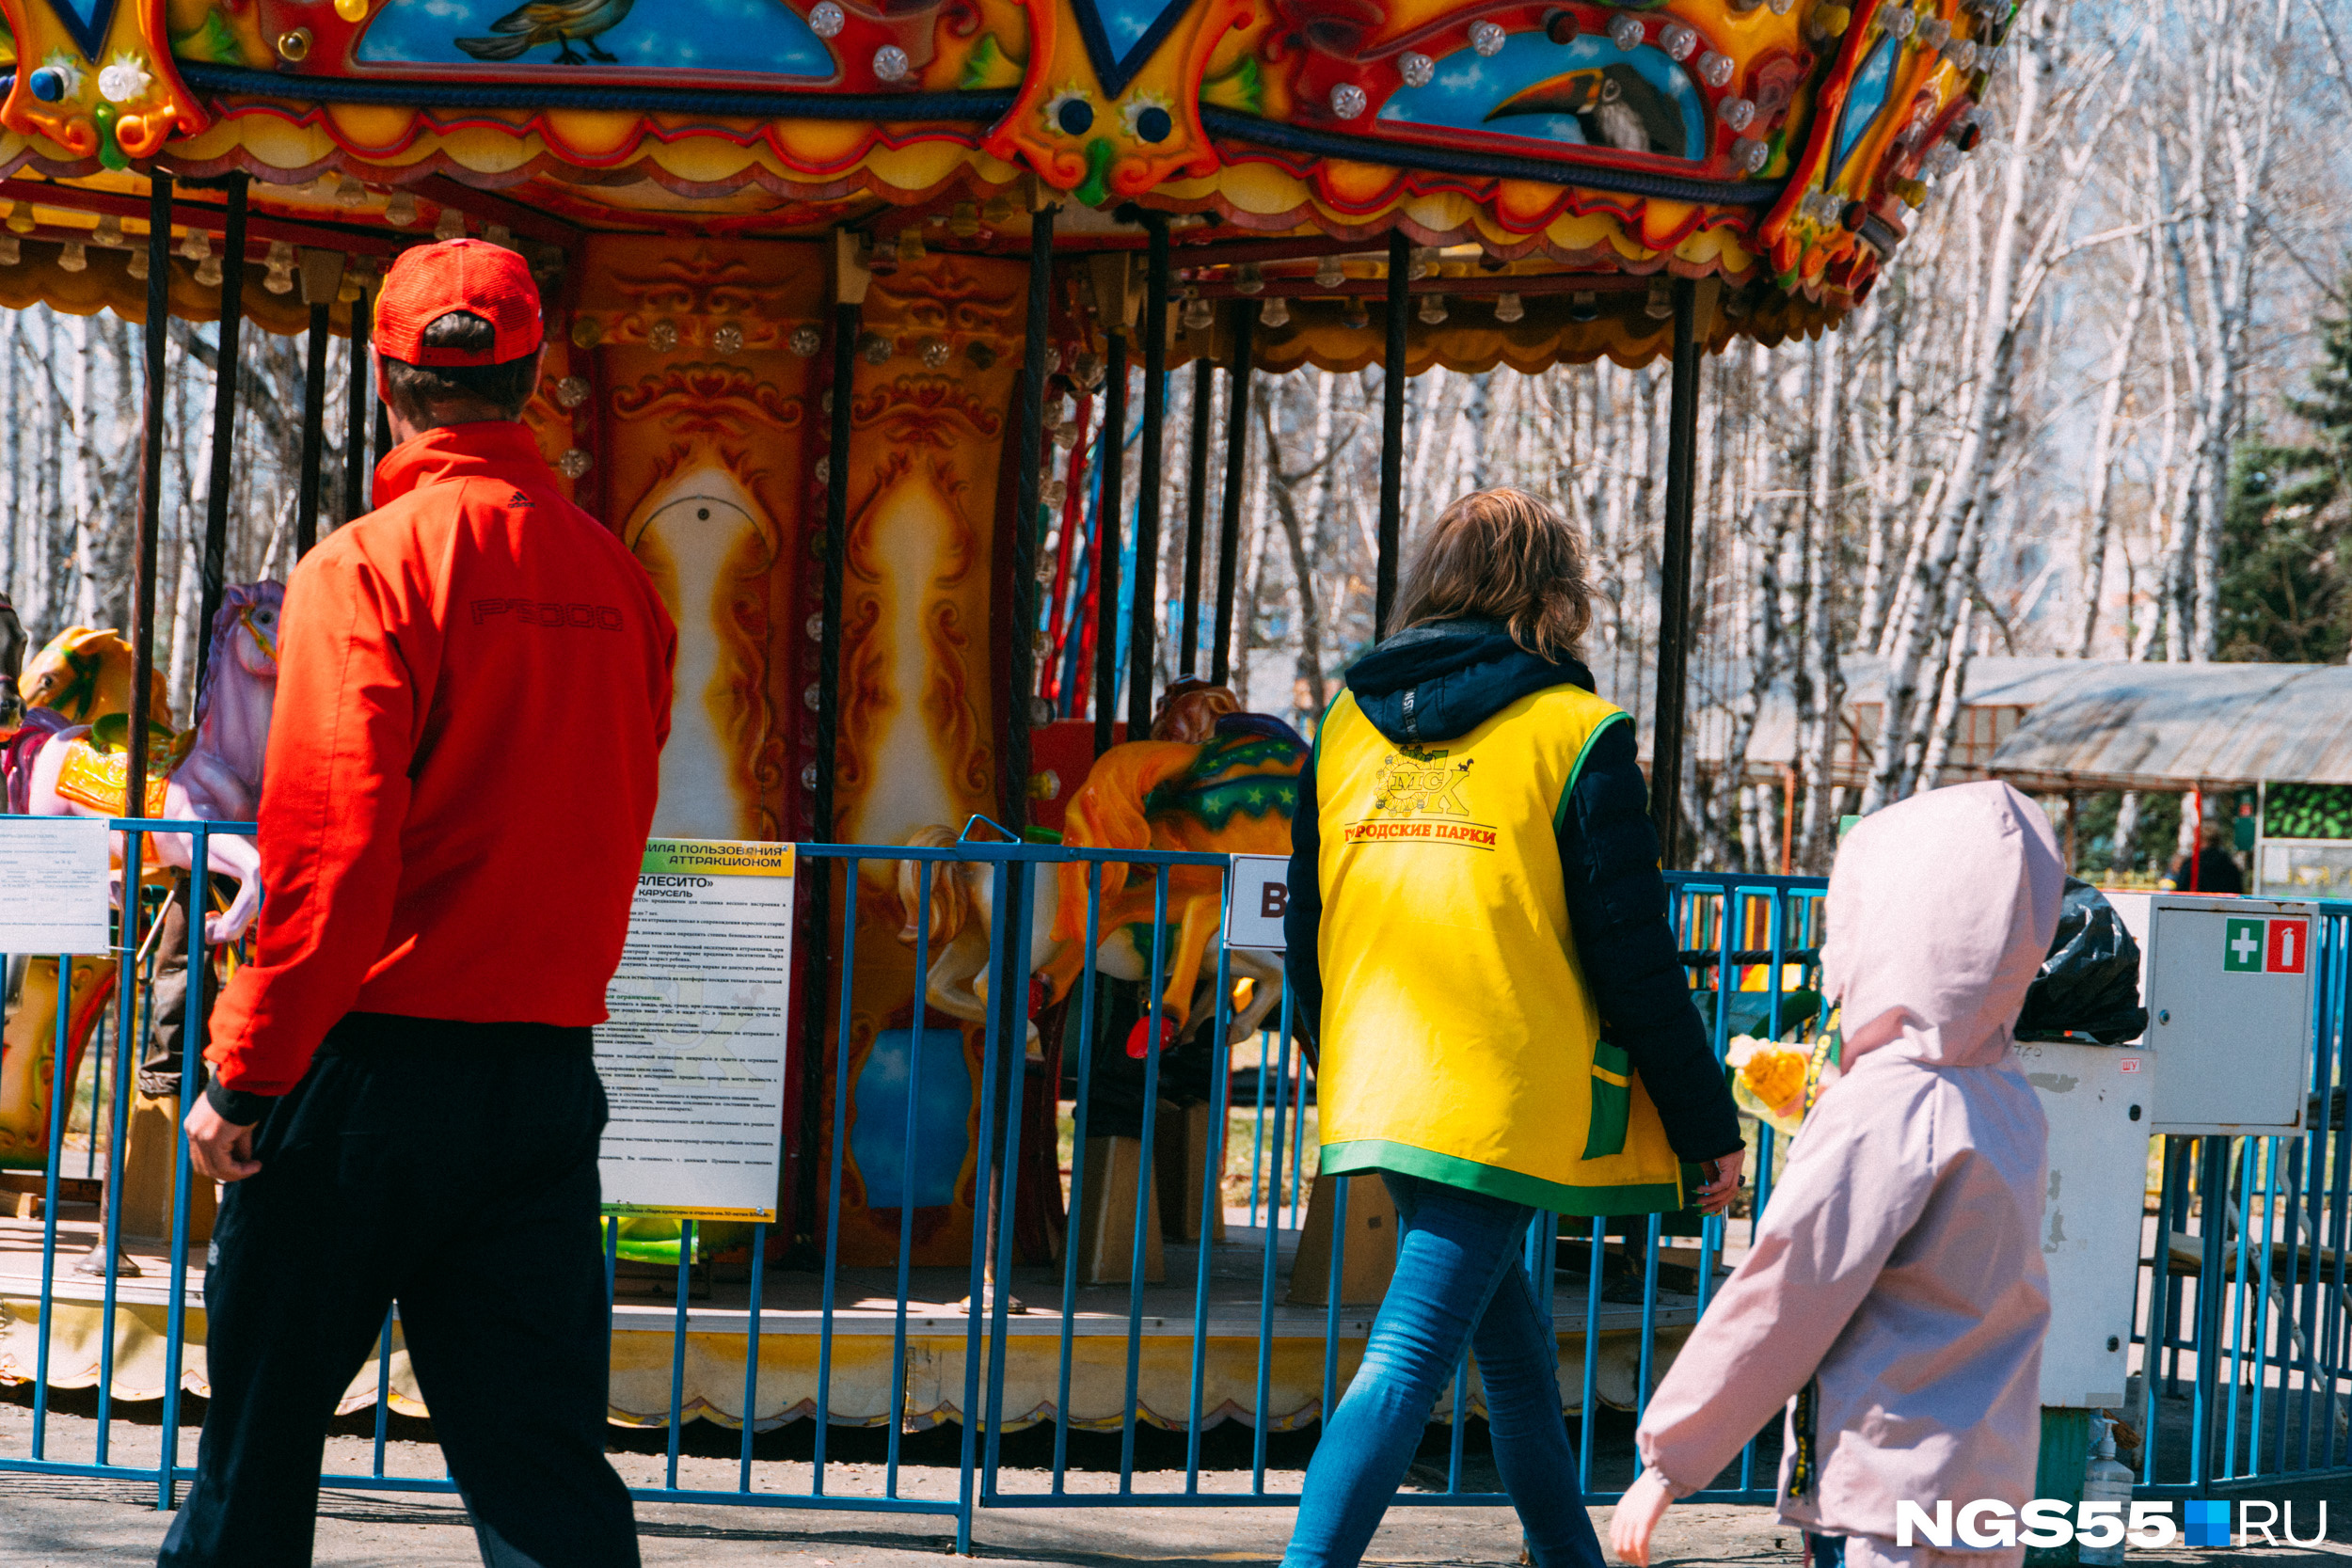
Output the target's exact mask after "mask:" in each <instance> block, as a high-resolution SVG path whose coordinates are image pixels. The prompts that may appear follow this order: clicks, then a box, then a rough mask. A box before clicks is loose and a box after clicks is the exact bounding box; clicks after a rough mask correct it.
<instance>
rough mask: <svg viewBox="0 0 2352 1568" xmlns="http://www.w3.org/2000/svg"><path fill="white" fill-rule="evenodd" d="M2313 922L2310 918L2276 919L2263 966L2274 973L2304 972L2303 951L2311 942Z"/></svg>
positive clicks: (2271, 928)
mask: <svg viewBox="0 0 2352 1568" xmlns="http://www.w3.org/2000/svg"><path fill="white" fill-rule="evenodd" d="M2311 928H2312V923H2311V922H2310V921H2308V920H2274V921H2272V922H2271V923H2270V942H2269V947H2268V950H2267V951H2266V952H2265V953H2264V955H2263V967H2264V968H2265V969H2266V970H2268V971H2269V972H2270V973H2271V974H2302V973H2303V952H2304V949H2305V948H2306V947H2308V946H2309V945H2310V944H2311Z"/></svg>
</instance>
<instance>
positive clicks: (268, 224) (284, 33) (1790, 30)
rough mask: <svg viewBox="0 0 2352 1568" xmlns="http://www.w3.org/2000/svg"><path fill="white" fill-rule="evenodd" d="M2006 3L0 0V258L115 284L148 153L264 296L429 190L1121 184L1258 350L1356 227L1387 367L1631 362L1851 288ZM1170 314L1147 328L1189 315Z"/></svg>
mask: <svg viewBox="0 0 2352 1568" xmlns="http://www.w3.org/2000/svg"><path fill="white" fill-rule="evenodd" d="M2012 9H2013V7H2012V5H2011V3H2010V0H1851V3H1840V0H1635V3H1630V4H1623V5H1614V4H1591V3H1565V4H1563V3H1557V0H1502V3H1497V0H1469V3H1462V0H914V3H903V0H902V3H882V0H670V3H667V4H663V5H660V6H644V5H638V4H635V3H634V0H530V3H524V4H510V3H509V0H0V12H4V13H5V16H6V22H7V26H8V37H7V39H6V40H0V69H5V70H7V71H8V78H7V91H6V96H5V99H0V173H5V174H6V175H7V180H6V183H5V185H0V197H5V198H7V199H8V201H9V202H10V204H11V205H10V206H9V207H8V229H9V231H10V234H9V237H10V238H11V239H15V240H18V241H23V240H30V241H33V242H34V246H35V248H34V249H33V250H31V251H29V252H21V253H22V254H23V255H24V260H23V261H19V262H16V263H7V262H6V261H4V260H0V296H5V297H7V298H8V299H9V300H11V301H20V302H21V301H22V300H24V299H29V298H32V297H44V298H53V299H54V300H55V301H56V303H58V304H59V305H61V306H62V307H63V308H65V309H96V308H99V306H100V305H102V304H106V305H113V306H115V307H117V308H120V309H125V313H127V314H134V315H135V314H136V312H137V309H138V296H139V294H140V293H141V291H140V290H139V289H138V288H137V287H136V286H135V279H134V278H133V277H130V276H129V274H128V273H127V271H125V270H124V268H123V266H122V265H120V264H118V261H116V260H114V259H112V258H111V257H110V259H109V260H108V261H107V262H106V263H105V264H103V265H99V266H95V267H86V268H83V269H80V270H79V271H78V272H77V271H73V270H69V268H70V266H71V263H68V266H66V267H61V266H60V265H58V261H60V260H61V259H62V258H63V257H64V256H65V254H66V252H65V247H66V246H67V245H73V244H79V245H82V246H83V249H82V251H81V252H80V253H79V257H80V258H81V259H83V260H87V258H88V257H89V255H90V254H91V249H90V247H91V246H93V245H95V246H96V247H97V250H98V252H99V253H101V254H107V253H110V252H112V251H114V250H115V249H117V248H118V242H117V240H116V236H115V233H114V231H113V230H103V231H102V230H99V229H98V227H97V226H98V225H100V224H102V223H103V222H104V221H105V220H107V219H108V218H110V217H111V218H112V219H114V220H115V222H116V224H117V225H118V226H119V224H120V222H121V221H122V220H124V219H128V220H130V221H131V223H132V225H133V228H134V230H135V228H136V227H137V225H138V222H139V220H140V209H141V208H142V207H143V202H142V201H141V200H140V198H139V195H138V192H139V191H140V189H141V188H142V186H143V181H142V180H141V179H140V178H139V171H140V170H141V169H142V168H144V167H146V166H161V167H164V168H167V169H169V170H171V171H173V172H174V173H175V174H177V175H179V176H180V177H181V180H182V181H183V197H182V199H181V201H180V202H179V204H178V206H177V207H176V208H175V214H176V221H178V222H181V223H185V224H189V225H192V226H193V227H195V228H196V229H199V230H205V229H207V228H208V227H209V228H210V229H211V230H215V231H216V230H218V229H219V228H220V227H221V224H220V222H219V220H217V219H216V218H213V217H211V216H209V215H208V214H212V213H214V212H215V211H216V210H217V203H216V202H215V204H214V205H212V206H208V205H207V200H208V198H206V197H205V196H204V195H203V193H202V192H201V191H190V190H187V189H186V188H185V186H186V184H187V183H188V182H194V183H195V184H197V185H199V186H200V185H202V184H204V183H205V182H217V181H218V180H219V179H220V178H222V177H226V176H230V175H235V174H240V173H242V174H245V175H248V176H250V177H251V179H252V186H251V195H250V206H251V214H252V217H251V224H250V227H249V230H248V242H249V243H248V252H247V257H246V260H247V262H248V265H249V266H251V267H253V268H254V270H255V272H256V275H257V280H263V281H265V282H266V283H267V285H268V286H265V287H263V288H259V289H254V290H248V291H246V301H247V302H248V303H247V307H246V309H247V310H248V313H250V314H252V315H253V316H254V317H255V318H256V319H257V320H259V321H260V322H261V323H262V325H265V326H269V327H271V328H273V329H275V330H293V329H294V327H295V326H296V325H298V322H297V318H298V317H299V315H300V312H299V310H297V309H294V308H292V307H291V306H289V307H288V308H287V309H283V310H279V311H273V309H272V302H273V300H274V299H276V298H277V297H278V294H280V293H283V290H279V289H277V287H276V286H277V284H278V283H281V282H283V281H284V280H285V279H286V277H288V276H289V268H290V265H291V263H290V261H289V258H288V256H287V253H286V252H287V247H292V246H309V247H321V246H324V247H328V248H335V249H340V250H342V252H343V253H345V254H347V255H352V256H356V257H359V258H361V259H362V261H361V262H360V265H359V270H358V271H357V272H355V273H354V274H353V275H352V280H351V283H350V284H348V285H347V286H357V285H358V283H360V282H362V281H363V280H364V277H365V276H366V268H367V265H368V262H367V261H366V260H365V259H366V258H368V257H371V256H373V257H381V256H382V255H385V254H388V253H389V251H391V250H393V249H396V248H397V247H398V245H402V244H405V243H408V238H409V237H411V236H413V237H416V238H422V237H425V236H427V235H430V234H433V233H436V232H450V231H455V230H458V229H465V228H467V226H468V225H469V224H470V226H471V230H472V231H481V230H483V229H484V228H485V226H490V225H495V226H497V227H498V228H499V229H500V230H504V231H505V232H507V233H509V234H510V235H513V236H516V237H517V239H518V243H523V244H530V245H539V246H541V247H551V249H552V251H554V252H561V251H562V250H564V249H566V248H568V247H569V246H570V245H571V244H572V243H573V242H575V241H576V240H577V239H578V238H579V237H580V235H582V234H584V233H587V232H591V231H597V230H609V231H617V232H635V233H647V234H662V233H669V234H686V233H728V234H740V235H746V236H772V237H777V238H787V237H816V236H818V235H821V234H822V233H824V232H826V231H828V230H833V229H836V228H841V227H845V226H846V227H850V228H853V229H858V230H863V231H864V232H866V234H867V235H868V236H870V239H871V241H872V243H873V244H874V245H882V246H887V245H892V244H895V243H897V240H898V236H899V235H901V234H903V233H907V232H910V231H911V232H913V233H914V236H915V243H916V244H917V245H922V244H926V243H928V244H929V245H931V246H932V247H935V248H945V249H950V250H954V249H961V250H968V251H975V252H988V253H997V254H1019V253H1023V252H1025V250H1026V248H1027V239H1026V230H1027V226H1028V214H1029V212H1030V211H1031V210H1032V208H1033V207H1034V206H1036V205H1038V204H1039V203H1041V202H1042V201H1051V202H1053V203H1056V204H1057V205H1059V206H1060V207H1061V208H1062V213H1061V215H1060V217H1059V218H1058V220H1057V225H1056V233H1055V244H1056V246H1057V249H1061V250H1065V251H1069V250H1089V249H1111V250H1116V249H1124V248H1136V249H1140V248H1142V246H1143V243H1144V240H1143V233H1142V230H1140V229H1139V228H1137V227H1136V225H1135V223H1134V222H1133V221H1132V220H1133V219H1134V218H1136V216H1137V215H1138V214H1153V213H1156V214H1161V215H1162V216H1163V217H1164V218H1165V219H1166V220H1167V221H1168V224H1169V225H1170V228H1171V234H1170V238H1171V244H1172V246H1173V251H1172V254H1173V259H1174V264H1175V266H1176V267H1177V269H1178V272H1177V277H1178V279H1179V281H1180V282H1181V283H1182V285H1183V287H1184V289H1185V290H1186V291H1187V293H1188V297H1194V298H1200V299H1210V300H1214V299H1216V298H1220V297H1225V296H1231V295H1243V294H1247V295H1253V296H1256V297H1259V298H1260V299H1262V300H1263V302H1264V304H1265V306H1266V308H1267V309H1268V311H1269V313H1268V314H1267V316H1266V319H1265V320H1264V321H1263V324H1262V325H1261V326H1260V328H1259V330H1258V331H1257V333H1256V334H1255V336H1254V341H1253V343H1252V350H1253V354H1254V356H1255V358H1256V361H1257V363H1259V364H1260V365H1262V366H1263V367H1266V368H1268V369H1280V368H1285V367H1288V366H1291V365H1295V364H1299V363H1305V362H1312V363H1316V364H1321V365H1326V366H1330V367H1341V366H1348V365H1354V364H1361V363H1364V362H1366V361H1368V360H1370V359H1371V358H1373V357H1375V356H1376V355H1377V352H1378V349H1379V346H1380V345H1379V341H1378V339H1379V333H1378V329H1377V327H1376V326H1374V325H1359V324H1361V323H1362V321H1363V318H1364V316H1365V310H1364V308H1363V301H1362V299H1361V297H1360V296H1362V295H1366V294H1375V293H1381V292H1382V291H1383V289H1384V285H1383V283H1382V282H1381V281H1380V278H1381V275H1382V274H1383V272H1384V270H1385V260H1384V257H1385V249H1384V246H1385V243H1386V241H1387V239H1388V237H1389V235H1390V234H1391V233H1392V232H1395V231H1402V232H1403V233H1405V234H1406V235H1407V236H1408V237H1409V239H1410V242H1411V243H1412V245H1415V246H1416V247H1419V248H1418V249H1417V250H1416V252H1415V255H1416V261H1415V272H1416V277H1415V279H1414V281H1413V284H1412V288H1413V291H1414V292H1415V293H1425V294H1429V295H1432V296H1436V303H1434V304H1425V305H1424V306H1423V307H1422V309H1420V310H1418V311H1417V312H1416V316H1415V325H1414V326H1413V328H1412V333H1411V337H1412V341H1411V345H1410V349H1409V360H1410V362H1411V363H1412V364H1413V365H1414V366H1415V367H1416V368H1418V367H1419V366H1421V365H1423V364H1427V363H1430V362H1432V361H1433V360H1442V361H1444V362H1445V363H1448V364H1451V365H1455V366H1458V367H1462V368H1481V367H1483V366H1486V365H1491V364H1495V363H1500V362H1509V363H1512V364H1514V365H1517V366H1518V367H1519V368H1522V369H1534V368H1538V367H1539V366H1540V365H1542V364H1544V363H1548V362H1550V361H1551V360H1554V359H1557V358H1561V357H1574V358H1589V357H1593V356H1597V355H1600V354H1608V355H1611V356H1613V357H1616V358H1618V359H1620V360H1624V361H1626V362H1639V361H1642V360H1645V359H1648V358H1651V357H1654V356H1657V355H1658V354H1660V353H1662V352H1664V350H1665V348H1666V346H1667V341H1668V336H1669V334H1668V333H1667V331H1666V327H1665V318H1666V315H1667V314H1668V312H1666V311H1663V310H1661V309H1659V303H1660V302H1659V299H1658V297H1657V293H1656V290H1654V289H1653V288H1651V286H1650V285H1651V284H1652V283H1654V282H1656V281H1658V280H1661V279H1664V278H1668V277H1685V278H1692V279H1696V280H1700V281H1702V282H1703V283H1704V284H1705V285H1706V286H1707V288H1708V309H1707V310H1706V311H1705V312H1704V320H1703V321H1702V325H1701V328H1700V331H1701V335H1702V337H1703V338H1705V339H1707V340H1708V341H1709V342H1710V343H1711V344H1713V345H1716V346H1720V345H1721V343H1723V342H1724V341H1728V340H1729V338H1731V337H1732V336H1734V335H1738V334H1742V333H1744V334H1748V335H1753V336H1756V337H1759V338H1763V339H1765V340H1767V341H1773V340H1777V339H1778V338H1781V337H1784V336H1787V335H1789V334H1791V333H1801V332H1810V331H1816V330H1819V329H1820V328H1821V327H1822V326H1824V325H1829V324H1831V323H1834V322H1835V320H1836V318H1837V317H1838V316H1839V315H1841V314H1842V313H1843V312H1844V311H1845V310H1847V309H1851V306H1852V305H1853V304H1854V303H1855V302H1856V301H1858V300H1859V299H1861V298H1862V297H1864V296H1865V295H1866V294H1867V292H1868V290H1869V288H1870V287H1871V285H1872V283H1873V281H1874V280H1875V278H1876V277H1877V275H1878V273H1879V271H1880V269H1881V268H1882V267H1883V265H1884V264H1885V262H1886V261H1887V259H1888V257H1889V256H1891V255H1892V254H1893V252H1894V251H1895V250H1896V249H1897V248H1898V247H1899V245H1900V244H1901V242H1902V240H1903V239H1904V237H1905V236H1906V234H1907V232H1908V230H1909V227H1910V225H1911V223H1912V221H1913V214H1914V213H1915V210H1916V209H1917V208H1918V207H1919V206H1921V205H1922V204H1923V203H1924V201H1925V200H1926V199H1927V198H1928V195H1929V186H1930V182H1931V181H1932V180H1933V179H1934V178H1935V177H1936V176H1938V175H1940V174H1944V173H1947V172H1948V171H1949V170H1950V168H1951V167H1952V166H1953V164H1954V162H1955V160H1956V159H1957V158H1958V157H1959V155H1960V154H1961V153H1963V152H1964V151H1966V150H1969V149H1970V148H1972V147H1973V146H1975V145H1976V143H1977V141H1978V140H1979V138H1980V137H1981V135H1983V129H1984V128H1983V122H1982V120H1981V118H1980V113H1979V107H1978V105H1979V100H1980V99H1981V97H1982V95H1983V92H1984V85H1985V82H1986V80H1987V76H1988V73H1989V71H1991V69H1992V67H1993V65H1994V60H1995V59H1996V57H1997V52H1998V49H1999V46H2000V42H2001V36H2002V33H2003V31H2004V29H2005V28H2006V26H2007V24H2008V22H2009V19H2010V13H2011V11H2012ZM452 214H454V216H453V215H452ZM52 244H53V245H56V246H57V247H58V250H57V254H56V256H55V257H52V256H50V255H49V253H48V252H47V251H46V250H45V248H43V247H44V245H52ZM273 246H276V247H278V248H277V249H276V250H273V249H272V247H273ZM8 248H9V245H8V240H0V259H4V258H5V257H6V254H7V251H8ZM20 249H21V246H20ZM550 264H551V265H552V264H555V263H554V262H553V261H551V262H550ZM12 271H13V272H17V273H19V274H20V276H18V277H10V276H8V275H9V273H11V272H12ZM92 274H94V275H95V276H94V277H93V276H92ZM174 290H175V292H174V293H173V295H172V298H173V306H174V309H175V310H177V309H180V308H181V306H182V298H181V295H182V293H183V292H185V291H184V290H182V289H181V287H180V285H179V284H178V283H175V286H174ZM273 290H275V291H276V292H275V293H273ZM1277 301H1279V302H1280V303H1279V305H1277V304H1276V303H1275V302H1277ZM185 304H186V307H187V309H188V311H189V313H190V314H193V315H199V316H200V315H202V314H204V313H206V312H205V307H204V303H203V302H202V301H201V300H199V299H198V298H196V297H194V296H193V295H191V296H190V297H189V298H188V299H187V300H186V301H185ZM280 317H283V318H284V319H282V320H281V319H279V318H280ZM1186 336H1187V339H1192V338H1199V339H1200V341H1199V342H1189V341H1188V342H1181V343H1179V344H1178V345H1177V346H1176V349H1175V353H1176V355H1177V356H1178V357H1180V358H1181V357H1184V356H1187V355H1189V354H1192V353H1196V352H1202V351H1204V350H1205V349H1206V348H1207V347H1208V346H1209V344H1210V342H1211V341H1212V340H1211V339H1209V338H1207V337H1203V336H1202V335H1200V334H1187V335H1186Z"/></svg>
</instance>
